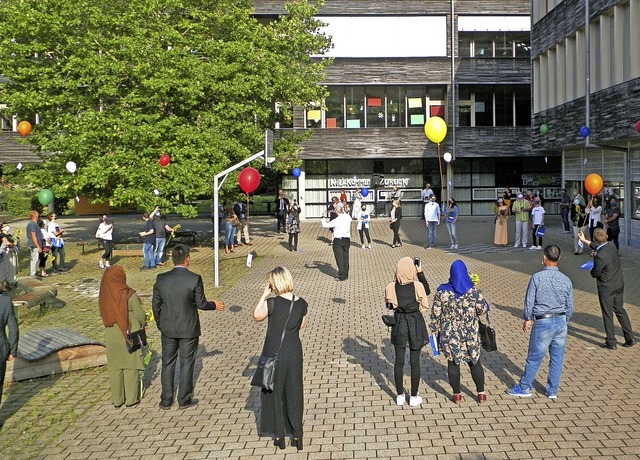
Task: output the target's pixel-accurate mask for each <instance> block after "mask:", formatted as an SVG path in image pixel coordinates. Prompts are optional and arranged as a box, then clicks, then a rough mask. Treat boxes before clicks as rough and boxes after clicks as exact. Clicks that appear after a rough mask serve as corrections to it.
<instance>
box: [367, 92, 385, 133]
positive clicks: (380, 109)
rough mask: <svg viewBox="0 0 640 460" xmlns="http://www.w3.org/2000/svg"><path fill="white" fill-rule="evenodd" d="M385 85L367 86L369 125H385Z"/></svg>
mask: <svg viewBox="0 0 640 460" xmlns="http://www.w3.org/2000/svg"><path fill="white" fill-rule="evenodd" d="M384 96H385V95H384V87H370V88H367V127H368V128H384V127H385V110H384V109H385V104H384Z"/></svg>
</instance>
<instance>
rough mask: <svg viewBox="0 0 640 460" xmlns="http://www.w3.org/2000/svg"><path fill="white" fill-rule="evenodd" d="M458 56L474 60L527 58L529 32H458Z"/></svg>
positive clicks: (529, 48) (529, 51) (529, 40)
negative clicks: (473, 58)
mask: <svg viewBox="0 0 640 460" xmlns="http://www.w3.org/2000/svg"><path fill="white" fill-rule="evenodd" d="M458 55H459V56H460V57H475V58H514V57H515V58H529V57H531V37H530V34H529V32H458Z"/></svg>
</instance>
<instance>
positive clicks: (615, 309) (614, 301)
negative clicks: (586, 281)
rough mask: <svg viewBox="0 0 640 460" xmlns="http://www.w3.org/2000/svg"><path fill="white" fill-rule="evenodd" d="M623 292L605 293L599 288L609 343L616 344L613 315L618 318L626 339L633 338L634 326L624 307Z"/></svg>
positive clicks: (605, 330)
mask: <svg viewBox="0 0 640 460" xmlns="http://www.w3.org/2000/svg"><path fill="white" fill-rule="evenodd" d="M623 297H624V296H623V292H622V291H621V292H619V293H617V294H610V293H608V292H607V293H603V292H601V290H600V289H598V299H599V300H600V309H601V310H602V319H603V320H604V332H605V334H606V335H607V338H606V342H607V345H615V344H616V333H615V327H614V325H613V315H615V316H616V318H618V322H619V323H620V327H622V333H623V334H624V340H625V341H627V342H630V341H632V340H633V338H634V337H633V328H632V327H631V321H630V320H629V315H628V314H627V310H625V309H624V300H623Z"/></svg>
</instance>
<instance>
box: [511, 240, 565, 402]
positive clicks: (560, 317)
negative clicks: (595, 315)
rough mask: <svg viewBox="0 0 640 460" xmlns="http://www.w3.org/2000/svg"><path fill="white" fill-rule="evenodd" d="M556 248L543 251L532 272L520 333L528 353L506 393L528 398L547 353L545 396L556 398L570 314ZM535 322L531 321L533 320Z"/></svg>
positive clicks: (550, 247) (558, 250) (552, 246)
mask: <svg viewBox="0 0 640 460" xmlns="http://www.w3.org/2000/svg"><path fill="white" fill-rule="evenodd" d="M559 260H560V248H559V247H558V246H556V245H555V244H552V245H549V246H547V247H545V248H544V252H543V254H542V263H543V265H544V270H542V271H539V272H538V273H534V274H533V276H532V277H531V280H530V281H529V286H528V287H527V293H526V295H525V299H524V313H523V315H522V317H523V319H524V323H523V324H522V330H523V331H524V332H525V333H527V332H529V331H531V336H530V337H529V351H528V352H527V359H526V360H525V362H524V374H523V375H522V378H521V379H520V383H518V384H516V385H515V386H514V387H513V388H510V389H508V390H507V394H509V395H511V396H515V397H519V398H530V397H531V396H532V393H531V388H532V386H533V380H534V379H535V377H536V374H537V373H538V369H539V368H540V365H541V364H542V360H543V359H544V357H545V355H546V354H547V352H548V353H549V375H548V377H547V385H546V388H545V393H546V395H547V397H548V398H549V399H556V398H557V397H558V387H559V386H560V376H561V375H562V365H563V362H564V352H565V347H566V345H567V325H568V324H569V321H570V320H571V314H572V313H573V285H572V284H571V280H570V279H569V278H568V277H567V276H566V275H565V274H563V273H561V272H560V270H559V269H558V261H559ZM534 320H535V321H534Z"/></svg>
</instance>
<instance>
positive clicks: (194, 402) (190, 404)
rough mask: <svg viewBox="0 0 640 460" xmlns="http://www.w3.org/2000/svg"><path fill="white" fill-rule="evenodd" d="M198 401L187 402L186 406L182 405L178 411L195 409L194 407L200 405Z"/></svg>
mask: <svg viewBox="0 0 640 460" xmlns="http://www.w3.org/2000/svg"><path fill="white" fill-rule="evenodd" d="M198 402H199V401H198V400H197V399H191V400H189V401H187V402H186V403H184V404H181V405H179V406H178V409H181V410H182V409H188V408H189V407H193V406H197V405H198Z"/></svg>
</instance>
